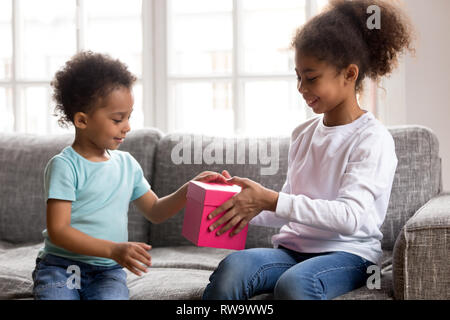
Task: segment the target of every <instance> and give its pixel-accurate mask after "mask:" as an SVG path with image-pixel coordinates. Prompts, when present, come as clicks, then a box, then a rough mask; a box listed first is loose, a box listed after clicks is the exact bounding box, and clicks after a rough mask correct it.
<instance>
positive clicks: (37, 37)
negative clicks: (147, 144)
mask: <svg viewBox="0 0 450 320" xmlns="http://www.w3.org/2000/svg"><path fill="white" fill-rule="evenodd" d="M326 3H327V0H277V1H272V0H145V1H142V0H40V1H35V0H0V35H1V38H2V42H3V43H2V46H1V47H0V112H1V115H2V117H1V119H0V131H9V132H13V131H16V132H30V133H42V134H46V133H59V132H67V130H66V129H61V128H59V127H58V124H57V121H56V120H57V119H56V118H55V117H53V116H52V114H53V111H54V102H53V101H52V99H51V95H52V90H51V87H50V81H51V80H52V78H53V76H54V74H55V72H56V71H57V70H58V69H59V68H60V67H62V66H63V65H64V63H65V61H67V60H68V59H69V58H70V57H71V56H73V55H74V54H75V53H76V52H78V51H80V50H88V49H89V50H93V51H98V52H103V53H108V54H110V55H111V56H113V57H116V58H119V59H121V60H122V61H123V62H125V63H126V64H127V65H128V66H129V68H130V70H131V71H132V72H133V73H134V74H136V75H137V77H138V82H137V84H136V86H135V89H134V95H135V108H134V109H135V111H134V112H133V115H132V117H131V121H132V123H131V125H132V128H133V129H136V128H140V127H143V126H154V127H158V128H160V129H161V130H163V131H164V132H173V131H189V132H198V133H203V134H216V135H217V134H219V135H231V134H247V135H274V134H289V133H290V131H291V130H292V128H293V127H294V126H296V125H297V124H298V123H300V122H302V121H303V120H305V119H306V118H308V117H309V116H311V113H310V111H309V108H307V107H305V105H304V102H303V101H302V99H301V97H299V95H298V92H297V90H296V77H295V74H294V71H293V70H294V61H293V56H294V53H293V50H291V49H290V42H291V38H292V36H293V34H294V31H295V29H296V28H297V27H298V26H299V25H301V24H302V23H304V22H305V21H306V19H307V18H308V17H310V16H312V15H314V14H315V13H316V12H317V11H318V10H319V9H320V8H321V7H323V6H324V5H325V4H326ZM144 106H145V107H144Z"/></svg>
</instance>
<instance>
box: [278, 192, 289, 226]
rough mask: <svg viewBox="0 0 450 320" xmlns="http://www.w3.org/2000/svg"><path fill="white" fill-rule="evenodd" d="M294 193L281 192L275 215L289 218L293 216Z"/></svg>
mask: <svg viewBox="0 0 450 320" xmlns="http://www.w3.org/2000/svg"><path fill="white" fill-rule="evenodd" d="M292 202H293V199H292V195H290V194H287V193H284V192H279V193H278V202H277V207H276V209H275V215H276V216H277V217H279V218H283V219H289V218H290V217H291V216H292Z"/></svg>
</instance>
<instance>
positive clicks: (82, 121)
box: [73, 112, 88, 129]
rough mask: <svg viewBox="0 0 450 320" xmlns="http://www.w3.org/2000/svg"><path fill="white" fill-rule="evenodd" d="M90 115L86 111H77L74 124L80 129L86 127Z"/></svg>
mask: <svg viewBox="0 0 450 320" xmlns="http://www.w3.org/2000/svg"><path fill="white" fill-rule="evenodd" d="M87 121H88V117H87V114H86V113H84V112H77V113H75V115H74V116H73V124H74V125H75V127H76V128H78V129H85V128H86V126H87Z"/></svg>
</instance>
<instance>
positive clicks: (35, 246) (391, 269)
mask: <svg viewBox="0 0 450 320" xmlns="http://www.w3.org/2000/svg"><path fill="white" fill-rule="evenodd" d="M389 130H390V132H391V133H392V135H393V137H394V140H395V144H396V152H397V156H398V160H399V162H398V168H397V172H396V175H395V181H394V185H393V188H392V194H391V198H390V204H389V209H388V213H387V217H386V220H385V222H384V224H383V226H382V231H383V234H384V238H383V242H382V247H383V250H384V255H383V262H382V264H381V265H380V267H381V288H379V289H378V288H374V289H369V288H368V287H367V286H364V287H361V288H360V289H357V290H354V291H352V292H350V293H347V294H345V295H343V296H340V297H338V298H337V299H383V300H384V299H449V298H450V291H449V290H450V285H449V281H450V268H449V266H448V263H449V256H448V254H449V252H450V238H449V235H450V194H442V193H441V189H442V183H441V162H440V158H439V153H438V148H439V147H438V141H437V139H436V136H435V135H434V134H433V133H432V132H431V131H430V130H429V129H427V128H424V127H419V126H403V127H392V128H389ZM183 137H184V138H185V140H184V141H185V142H186V141H187V142H189V141H191V142H192V143H191V144H187V146H188V147H189V148H192V161H185V163H181V164H175V163H176V162H177V161H178V160H179V158H177V159H178V160H177V161H174V156H175V157H176V156H177V154H176V152H175V153H174V150H177V148H178V147H179V146H180V143H181V141H183V140H182V139H183ZM189 139H190V140H189ZM193 141H197V145H196V146H195V145H194V143H193ZM198 141H201V146H202V149H201V150H202V151H208V150H209V151H210V149H211V146H213V144H211V143H212V142H213V141H214V142H215V143H216V144H215V145H214V146H216V148H219V149H217V150H222V151H223V157H222V159H223V161H221V160H220V159H221V157H220V152H219V153H217V154H215V153H212V154H211V155H214V156H217V158H216V159H218V160H217V161H215V162H214V163H210V161H209V160H208V159H206V160H207V161H205V159H202V158H201V157H200V159H199V158H198V150H199V149H198V148H199V147H198V146H199V145H198ZM71 142H72V136H71V135H70V134H66V135H58V136H37V135H26V134H5V133H3V134H0V299H30V298H32V285H33V283H32V280H31V272H32V270H33V268H34V263H35V259H36V255H37V252H38V250H39V248H40V247H41V246H42V241H43V238H42V235H41V232H42V230H43V229H44V228H45V202H44V191H43V170H44V167H45V165H46V163H47V161H48V160H49V159H50V158H51V157H52V156H53V155H55V154H57V153H59V152H60V150H62V149H63V148H64V147H65V146H67V145H70V144H71ZM185 146H186V145H185ZM217 146H218V147H217ZM226 146H228V147H226ZM229 146H234V147H235V149H234V150H235V151H234V154H235V155H236V156H235V157H234V158H233V157H232V158H231V159H232V160H233V159H234V161H229V160H228V161H227V159H226V158H225V157H226V156H225V154H226V152H230V150H231V149H230V147H229ZM262 146H269V147H268V149H267V150H269V152H268V153H264V152H265V151H267V150H264V148H262ZM258 147H259V148H258ZM271 147H274V148H273V149H271ZM194 148H197V149H196V150H197V154H196V155H195V158H194ZM208 148H209V149H208ZM220 148H222V149H220ZM226 148H227V150H225V149H226ZM243 148H245V149H243ZM288 148H289V137H272V138H270V139H269V138H267V139H266V138H257V139H250V138H237V137H236V138H227V139H217V137H216V138H213V137H207V136H193V135H184V136H183V135H175V134H170V135H164V134H162V133H161V132H160V131H158V130H155V129H151V128H148V129H142V130H136V131H134V132H131V133H130V134H129V135H128V138H127V139H126V141H125V142H124V143H123V145H122V146H121V149H122V150H126V151H129V152H130V153H131V154H132V155H133V156H134V157H135V158H136V159H137V160H138V161H139V163H140V164H141V166H142V168H143V170H144V173H145V175H146V178H147V179H148V181H149V182H150V183H151V185H152V189H153V190H154V191H155V193H156V194H157V195H158V196H164V195H167V194H169V193H171V192H173V191H175V190H176V189H177V188H178V187H179V186H181V185H182V184H183V183H184V182H186V181H188V180H189V179H191V178H192V177H194V176H195V175H196V174H198V173H199V172H201V171H203V170H214V171H220V170H222V169H228V170H229V171H230V173H231V174H232V175H237V176H241V177H248V178H251V179H253V180H255V181H258V182H260V183H261V184H262V185H264V186H266V187H269V188H272V189H274V190H280V189H281V187H282V185H283V183H284V179H285V175H286V167H287V154H288ZM185 150H188V149H185ZM237 150H240V152H238V151H237ZM243 150H245V153H243V152H242V151H243ZM255 150H259V152H260V153H258V155H259V157H256V158H255V154H254V152H255ZM270 150H273V152H278V153H279V154H278V155H276V154H273V155H274V156H276V159H277V161H278V163H277V165H278V168H275V169H278V170H275V171H276V173H275V174H274V175H267V174H262V170H261V169H263V168H266V169H267V167H268V166H269V165H268V162H267V157H266V158H264V157H263V155H264V154H266V155H268V154H270ZM178 155H179V154H178ZM228 155H229V154H228ZM255 159H256V160H257V161H255ZM187 162H188V163H187ZM189 162H190V163H189ZM272 169H273V167H272ZM183 214H184V212H183V211H181V212H180V213H179V214H177V215H176V216H175V217H173V218H171V219H170V220H168V221H166V222H164V223H162V224H160V225H152V224H151V223H149V222H148V221H146V220H145V219H144V218H143V217H142V216H141V215H140V214H139V213H138V212H137V210H136V208H135V207H134V206H133V205H132V204H131V205H130V211H129V224H128V229H129V238H130V241H142V242H146V243H149V244H151V245H152V246H153V249H152V251H151V254H152V262H153V267H152V268H151V269H150V272H149V273H148V274H146V275H145V276H142V277H137V276H135V275H134V274H131V273H130V272H128V271H127V273H128V285H129V288H130V297H131V299H199V298H201V295H202V292H203V289H204V288H205V286H206V284H207V283H208V278H209V276H210V274H211V273H212V271H213V270H214V269H215V267H216V266H217V264H218V263H219V262H220V261H221V260H222V259H223V258H224V257H225V256H227V255H228V254H229V253H230V252H232V251H231V250H225V249H211V248H198V247H195V246H193V245H192V244H191V243H190V242H188V241H187V240H186V239H184V238H183V237H182V236H181V227H182V221H183ZM276 232H277V229H274V228H264V227H257V226H250V229H249V232H248V238H247V243H246V246H247V247H248V248H250V247H271V242H270V240H271V236H272V235H273V234H275V233H276ZM271 297H272V296H271V295H270V294H265V295H261V296H258V297H255V298H256V299H270V298H271Z"/></svg>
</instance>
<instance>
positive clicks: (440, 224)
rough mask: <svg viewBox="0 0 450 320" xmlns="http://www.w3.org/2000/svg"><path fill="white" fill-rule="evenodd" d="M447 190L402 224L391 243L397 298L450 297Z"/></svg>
mask: <svg viewBox="0 0 450 320" xmlns="http://www.w3.org/2000/svg"><path fill="white" fill-rule="evenodd" d="M449 253H450V193H443V194H439V195H437V196H436V197H434V198H432V199H431V200H430V201H428V202H427V203H426V204H425V205H424V206H422V207H421V208H420V209H419V210H418V211H417V212H416V213H415V214H414V215H413V216H412V217H411V218H410V219H409V220H408V221H407V222H406V224H405V225H404V226H403V228H402V230H401V232H400V234H399V236H398V237H397V240H396V242H395V246H394V253H393V285H394V296H395V298H396V299H405V300H409V299H432V300H437V299H439V300H441V299H450V268H449V261H450V257H449Z"/></svg>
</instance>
